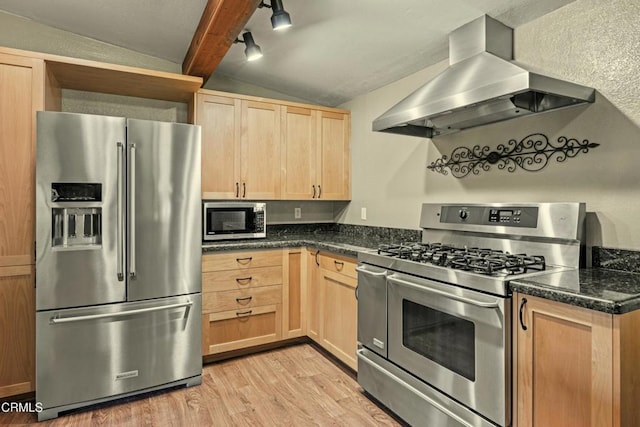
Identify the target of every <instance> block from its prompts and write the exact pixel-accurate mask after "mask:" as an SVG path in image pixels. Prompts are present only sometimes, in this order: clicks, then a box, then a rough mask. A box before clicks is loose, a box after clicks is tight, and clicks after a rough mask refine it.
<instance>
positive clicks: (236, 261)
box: [202, 249, 283, 355]
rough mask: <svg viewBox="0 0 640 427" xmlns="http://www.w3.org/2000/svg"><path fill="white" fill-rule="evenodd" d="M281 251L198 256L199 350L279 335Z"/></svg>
mask: <svg viewBox="0 0 640 427" xmlns="http://www.w3.org/2000/svg"><path fill="white" fill-rule="evenodd" d="M282 270H283V251H282V250H281V249H278V250H265V251H251V252H231V253H228V252H225V253H219V254H211V255H204V256H203V257H202V353H203V355H211V354H217V353H222V352H225V351H230V350H238V349H242V348H246V347H251V346H254V345H259V344H267V343H271V342H275V341H279V340H281V339H282V324H283V322H282V314H283V292H282V288H283V285H282V283H283V280H282V279H283V273H282Z"/></svg>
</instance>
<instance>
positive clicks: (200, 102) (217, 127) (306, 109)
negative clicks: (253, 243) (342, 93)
mask: <svg viewBox="0 0 640 427" xmlns="http://www.w3.org/2000/svg"><path fill="white" fill-rule="evenodd" d="M196 123H197V124H199V125H201V126H202V135H203V136H202V138H203V140H202V147H203V148H202V150H203V155H202V198H203V199H259V200H349V199H350V193H351V190H350V188H351V185H350V182H351V180H350V165H351V159H350V150H349V133H350V115H349V112H348V111H346V110H338V109H329V108H325V107H316V106H311V105H305V104H296V103H290V102H284V101H275V100H265V99H262V98H255V97H249V96H241V95H234V94H229V93H223V92H214V91H207V90H201V91H200V92H199V93H198V96H197V103H196Z"/></svg>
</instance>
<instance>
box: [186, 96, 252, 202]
mask: <svg viewBox="0 0 640 427" xmlns="http://www.w3.org/2000/svg"><path fill="white" fill-rule="evenodd" d="M196 115H197V117H196V124H198V125H200V126H202V198H203V199H235V198H237V197H238V196H239V195H240V132H241V129H242V128H241V126H240V120H241V110H240V100H238V99H233V98H225V97H221V96H214V95H203V94H198V106H197V109H196Z"/></svg>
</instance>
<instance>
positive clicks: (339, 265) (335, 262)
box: [333, 260, 344, 270]
mask: <svg viewBox="0 0 640 427" xmlns="http://www.w3.org/2000/svg"><path fill="white" fill-rule="evenodd" d="M333 263H334V264H335V265H336V268H337V269H338V270H341V269H342V267H344V262H342V261H336V260H333Z"/></svg>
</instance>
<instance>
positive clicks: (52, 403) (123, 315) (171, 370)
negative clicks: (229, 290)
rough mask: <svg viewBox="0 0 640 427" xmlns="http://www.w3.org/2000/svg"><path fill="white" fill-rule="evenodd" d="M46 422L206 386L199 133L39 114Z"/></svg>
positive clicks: (40, 316)
mask: <svg viewBox="0 0 640 427" xmlns="http://www.w3.org/2000/svg"><path fill="white" fill-rule="evenodd" d="M37 126H38V127H37V149H36V219H37V229H36V238H37V241H36V310H37V312H36V400H37V401H38V402H40V403H42V405H43V408H44V410H43V411H42V412H40V413H39V414H38V419H39V420H45V419H49V418H54V417H57V416H58V415H59V413H61V412H63V411H67V410H71V409H75V408H78V407H82V406H86V405H90V404H93V403H98V402H103V401H106V400H111V399H115V398H119V397H125V396H129V395H132V394H136V393H140V392H145V391H150V390H156V389H160V388H165V387H171V386H178V385H195V384H200V383H201V374H202V360H201V357H200V349H201V340H202V338H201V327H202V326H201V317H200V316H201V289H202V283H201V240H200V224H201V213H200V128H199V127H198V126H192V125H186V124H175V123H161V122H152V121H144V120H131V119H130V120H127V119H124V118H119V117H105V116H94V115H83V114H71V113H57V112H38V114H37Z"/></svg>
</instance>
